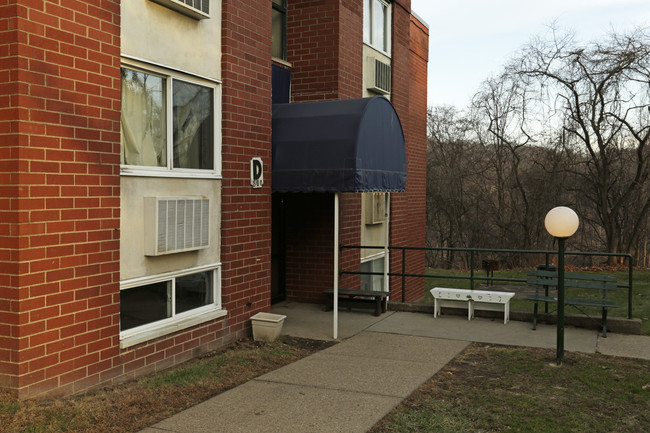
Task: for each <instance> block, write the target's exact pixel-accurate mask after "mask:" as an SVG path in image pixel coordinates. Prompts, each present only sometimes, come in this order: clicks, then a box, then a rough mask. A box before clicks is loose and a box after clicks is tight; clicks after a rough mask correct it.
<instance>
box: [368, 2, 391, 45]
mask: <svg viewBox="0 0 650 433" xmlns="http://www.w3.org/2000/svg"><path fill="white" fill-rule="evenodd" d="M375 2H379V3H382V4H383V5H384V6H386V22H385V26H384V35H385V37H386V49H385V50H384V47H383V46H381V44H377V43H375V42H374V41H373V39H374V36H373V32H372V30H373V28H374V25H373V19H374V11H373V9H374V7H375ZM363 6H364V7H363V25H364V30H363V35H364V36H363V43H364V44H366V45H368V46H369V47H372V48H373V49H375V50H377V51H379V52H381V53H383V54H384V55H386V56H388V57H390V55H391V54H390V53H391V49H392V46H391V45H392V32H391V29H392V22H393V8H392V4H391V2H388V1H386V0H369V1H368V0H366V1H364V2H363ZM366 23H368V25H369V26H370V28H369V29H368V34H369V37H370V39H369V40H366V36H365V35H366V29H365V26H366Z"/></svg>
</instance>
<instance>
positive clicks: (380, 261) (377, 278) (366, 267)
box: [361, 257, 384, 291]
mask: <svg viewBox="0 0 650 433" xmlns="http://www.w3.org/2000/svg"><path fill="white" fill-rule="evenodd" d="M361 272H374V273H381V274H382V275H366V274H362V275H361V289H362V290H378V291H383V290H384V275H383V273H384V258H383V257H379V258H377V259H374V260H369V261H367V262H363V263H361Z"/></svg>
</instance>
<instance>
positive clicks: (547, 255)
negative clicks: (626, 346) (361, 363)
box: [339, 244, 634, 319]
mask: <svg viewBox="0 0 650 433" xmlns="http://www.w3.org/2000/svg"><path fill="white" fill-rule="evenodd" d="M339 247H340V249H342V250H343V249H382V250H383V249H385V248H386V247H385V246H376V245H370V246H367V245H342V244H341V245H340V246H339ZM388 250H400V251H401V252H402V254H401V256H402V266H401V267H402V272H388V274H387V275H388V276H389V277H401V285H402V302H405V298H406V281H405V279H406V278H407V277H415V278H425V279H426V278H445V279H458V280H470V289H474V283H475V280H482V281H483V280H484V281H488V282H494V281H505V282H516V283H522V282H523V283H525V282H526V279H522V278H498V277H497V278H495V277H489V276H487V277H479V276H475V275H474V268H475V266H474V254H475V253H516V254H544V256H545V263H546V266H548V265H549V264H550V260H549V258H550V256H551V255H555V254H557V253H558V252H557V251H550V250H509V249H499V248H498V249H490V248H455V247H397V246H389V247H388ZM406 251H459V252H469V253H470V269H469V271H470V276H469V277H466V276H462V275H444V274H441V275H427V274H424V275H422V274H407V273H406ZM565 255H566V256H569V255H573V256H600V257H622V258H624V259H628V281H627V284H617V286H616V287H618V288H621V289H627V318H628V319H631V318H632V280H633V270H634V256H632V255H631V254H623V253H601V252H581V251H566V252H565ZM339 273H340V275H345V274H347V275H384V273H383V272H360V271H345V270H340V271H339Z"/></svg>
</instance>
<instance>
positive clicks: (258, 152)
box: [221, 0, 271, 338]
mask: <svg viewBox="0 0 650 433" xmlns="http://www.w3.org/2000/svg"><path fill="white" fill-rule="evenodd" d="M222 7H223V16H222V37H223V42H222V49H223V55H222V71H223V131H222V134H223V150H222V158H223V188H222V230H221V235H222V237H221V243H222V244H221V260H222V262H223V271H222V272H223V274H222V299H223V305H224V308H226V309H227V310H228V318H227V320H226V323H225V324H224V326H225V327H226V329H225V330H224V331H225V334H226V335H228V336H229V338H235V337H243V336H245V335H247V334H248V333H249V332H250V320H249V319H250V316H251V315H253V314H255V313H256V312H259V311H263V310H265V311H268V309H269V307H270V302H271V301H270V299H271V289H270V285H271V4H270V2H269V1H268V0H254V1H253V0H230V1H224V2H223V6H222ZM252 157H261V158H262V162H263V165H264V179H265V184H264V187H263V188H261V189H253V188H252V187H251V185H250V160H251V158H252Z"/></svg>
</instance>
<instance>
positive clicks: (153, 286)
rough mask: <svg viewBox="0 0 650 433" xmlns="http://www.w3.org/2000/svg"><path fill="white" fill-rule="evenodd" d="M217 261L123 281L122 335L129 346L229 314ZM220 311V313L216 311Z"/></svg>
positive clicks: (121, 303) (121, 300)
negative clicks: (179, 271)
mask: <svg viewBox="0 0 650 433" xmlns="http://www.w3.org/2000/svg"><path fill="white" fill-rule="evenodd" d="M219 271H220V269H219V268H218V267H217V266H216V265H212V266H208V267H203V268H195V269H190V270H187V271H184V272H182V273H176V274H175V275H159V276H154V277H146V278H139V279H134V280H130V281H125V282H122V284H121V287H120V289H121V290H120V332H121V334H120V337H121V338H122V339H123V340H126V341H127V343H128V344H126V345H125V344H122V346H123V347H124V346H128V345H132V344H137V343H140V342H142V341H146V340H147V339H151V338H155V337H157V336H160V335H164V334H165V333H167V332H172V331H176V330H180V329H183V328H185V327H189V326H194V325H196V324H198V323H201V322H203V321H206V320H211V319H213V318H216V317H219V316H221V315H225V312H224V311H223V310H221V300H220V293H219V289H218V288H219V282H220V277H219V275H220V272H219ZM215 313H216V314H215Z"/></svg>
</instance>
